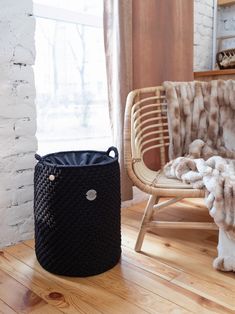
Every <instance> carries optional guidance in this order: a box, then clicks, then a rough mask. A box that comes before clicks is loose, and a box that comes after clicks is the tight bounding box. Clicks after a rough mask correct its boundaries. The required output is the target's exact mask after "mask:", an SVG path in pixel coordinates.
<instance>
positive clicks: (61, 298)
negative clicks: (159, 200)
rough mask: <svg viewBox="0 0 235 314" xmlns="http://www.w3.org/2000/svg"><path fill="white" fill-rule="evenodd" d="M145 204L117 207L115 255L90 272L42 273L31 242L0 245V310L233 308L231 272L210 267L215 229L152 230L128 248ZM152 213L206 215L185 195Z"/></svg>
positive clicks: (185, 310) (161, 216)
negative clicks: (115, 260) (137, 246)
mask: <svg viewBox="0 0 235 314" xmlns="http://www.w3.org/2000/svg"><path fill="white" fill-rule="evenodd" d="M144 206H145V204H144V203H142V204H138V205H135V206H132V207H130V208H123V209H122V258H121V261H120V263H119V264H118V265H117V266H116V267H114V268H113V269H112V270H110V271H108V272H106V273H104V274H101V275H98V276H93V277H89V278H67V277H63V276H55V275H53V274H50V273H48V272H46V271H45V270H44V269H42V268H41V266H40V265H39V264H38V262H37V260H36V258H35V254H34V241H33V240H30V241H25V242H24V243H20V244H18V245H15V246H11V247H7V248H5V249H3V250H2V251H0V313H4V314H8V313H9V314H11V313H39V314H47V313H48V314H50V313H88V314H92V313H110V314H115V313H118V314H119V313H120V314H125V313H127V314H129V313H133V314H138V313H161V314H164V313H174V314H177V313H199V314H201V313H235V275H234V274H232V273H222V272H218V271H215V270H214V269H213V268H212V261H213V258H214V257H215V256H216V243H217V232H216V231H200V230H193V231H190V230H173V229H172V230H161V231H159V230H155V233H154V234H153V233H149V234H147V236H146V238H145V241H144V245H143V252H142V253H141V254H140V253H135V252H134V250H133V247H134V243H135V240H136V237H137V229H138V227H139V223H140V219H141V217H142V213H143V207H144ZM157 216H158V217H159V219H163V220H164V219H165V220H172V221H174V220H177V221H183V220H188V221H196V220H197V221H210V218H209V216H208V213H207V210H206V208H205V207H204V206H203V203H202V201H201V200H184V201H182V202H181V203H178V204H174V205H172V206H171V207H169V209H167V210H164V211H163V210H161V211H159V213H157Z"/></svg>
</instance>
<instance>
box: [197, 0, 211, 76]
mask: <svg viewBox="0 0 235 314" xmlns="http://www.w3.org/2000/svg"><path fill="white" fill-rule="evenodd" d="M213 6H214V0H194V71H203V70H210V69H211V68H212V45H213V18H214V17H213Z"/></svg>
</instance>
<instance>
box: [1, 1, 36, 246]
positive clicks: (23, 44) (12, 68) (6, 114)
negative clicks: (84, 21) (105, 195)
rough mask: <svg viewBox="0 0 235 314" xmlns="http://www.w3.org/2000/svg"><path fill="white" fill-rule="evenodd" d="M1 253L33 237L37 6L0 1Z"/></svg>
mask: <svg viewBox="0 0 235 314" xmlns="http://www.w3.org/2000/svg"><path fill="white" fill-rule="evenodd" d="M0 8H1V9H0V144H1V145H0V174H1V175H0V217H1V219H0V247H2V246H4V245H9V244H11V243H15V242H17V241H20V240H23V239H26V238H29V237H32V235H33V167H34V164H35V161H34V153H35V151H36V149H37V141H36V138H35V130H36V108H35V102H34V98H35V87H34V75H33V69H32V65H33V63H34V57H35V48H34V31H35V20H34V17H33V16H32V12H33V4H32V0H20V1H19V0H0Z"/></svg>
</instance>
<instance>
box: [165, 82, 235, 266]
mask: <svg viewBox="0 0 235 314" xmlns="http://www.w3.org/2000/svg"><path fill="white" fill-rule="evenodd" d="M163 86H164V88H165V90H166V98H167V103H168V124H169V134H170V146H169V157H170V160H171V161H170V162H169V163H168V164H167V165H166V166H165V168H164V171H165V174H166V176H167V177H171V178H178V179H179V180H182V181H183V182H185V183H190V184H192V185H193V187H194V188H204V189H205V190H206V197H205V204H206V206H207V207H208V209H209V213H210V215H211V216H212V217H213V218H214V221H215V223H216V224H217V225H218V227H219V242H218V257H217V258H216V259H215V260H214V263H213V265H214V267H215V268H216V269H220V270H224V271H235V81H232V80H228V81H222V80H218V81H211V82H175V83H174V82H165V83H164V85H163Z"/></svg>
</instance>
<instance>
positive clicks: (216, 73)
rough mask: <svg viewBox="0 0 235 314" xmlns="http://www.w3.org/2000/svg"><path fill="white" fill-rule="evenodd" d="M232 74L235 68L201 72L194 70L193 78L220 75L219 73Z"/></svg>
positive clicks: (234, 72)
mask: <svg viewBox="0 0 235 314" xmlns="http://www.w3.org/2000/svg"><path fill="white" fill-rule="evenodd" d="M233 74H235V69H228V70H213V71H202V72H194V78H198V77H202V76H220V75H233Z"/></svg>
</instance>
